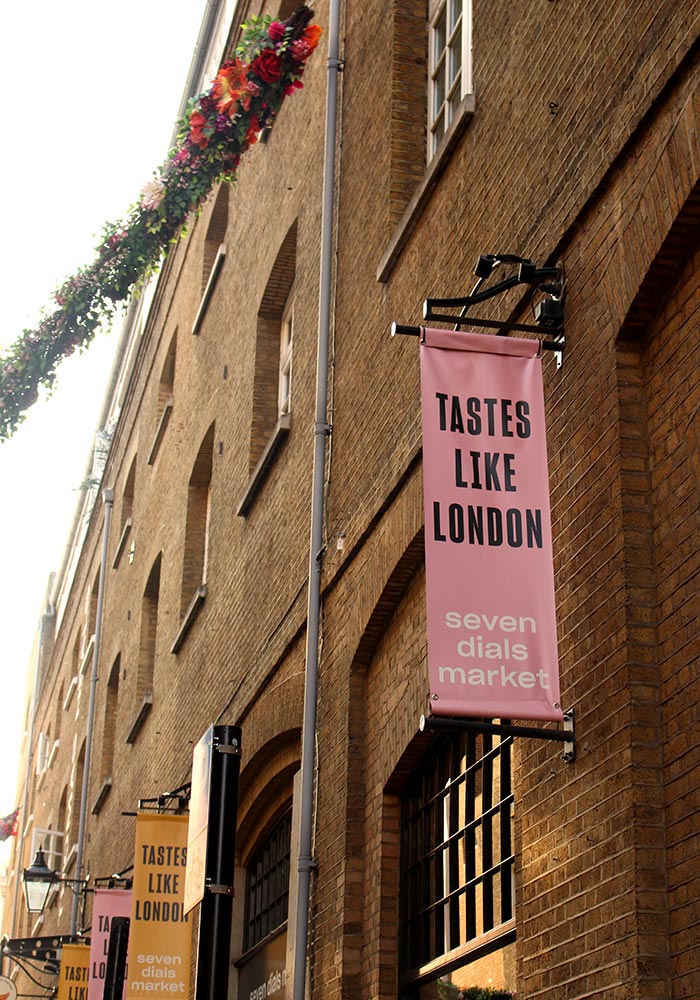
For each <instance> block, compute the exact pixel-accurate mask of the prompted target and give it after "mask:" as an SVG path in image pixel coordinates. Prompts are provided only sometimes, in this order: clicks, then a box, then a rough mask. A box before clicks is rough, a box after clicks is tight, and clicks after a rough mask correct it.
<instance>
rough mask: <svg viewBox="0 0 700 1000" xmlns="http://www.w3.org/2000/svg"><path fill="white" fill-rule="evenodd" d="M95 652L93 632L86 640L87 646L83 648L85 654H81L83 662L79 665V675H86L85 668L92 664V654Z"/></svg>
mask: <svg viewBox="0 0 700 1000" xmlns="http://www.w3.org/2000/svg"><path fill="white" fill-rule="evenodd" d="M94 651H95V633H94V632H93V633H92V635H91V636H90V638H89V640H88V644H87V646H86V647H85V652H84V653H83V662H82V663H81V664H80V673H81V674H82V675H83V676H85V674H86V673H87V668H88V667H89V666H90V664H91V663H92V654H93V653H94Z"/></svg>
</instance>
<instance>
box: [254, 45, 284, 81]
mask: <svg viewBox="0 0 700 1000" xmlns="http://www.w3.org/2000/svg"><path fill="white" fill-rule="evenodd" d="M250 70H251V73H255V75H256V76H259V77H260V79H261V80H263V81H264V82H265V83H275V82H276V81H277V80H279V78H280V77H281V76H282V60H281V59H280V57H279V56H278V55H277V53H276V52H273V50H272V49H265V50H264V51H263V52H261V53H260V55H259V56H256V57H255V59H253V62H252V63H251V66H250Z"/></svg>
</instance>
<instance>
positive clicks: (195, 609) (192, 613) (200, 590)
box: [170, 583, 207, 654]
mask: <svg viewBox="0 0 700 1000" xmlns="http://www.w3.org/2000/svg"><path fill="white" fill-rule="evenodd" d="M206 596H207V585H206V583H200V585H199V586H198V587H197V589H196V591H195V594H194V597H193V598H192V600H191V601H190V603H189V605H188V608H187V611H185V614H184V617H183V619H182V621H181V622H180V628H179V629H178V633H177V635H176V636H175V641H174V642H173V644H172V646H171V647H170V652H171V653H175V654H177V653H179V652H180V650H181V648H182V644H183V643H184V641H185V639H186V638H187V636H188V634H189V631H190V629H191V628H192V626H193V625H194V623H195V620H196V618H197V616H198V614H199V612H200V610H201V608H202V605H203V604H204V600H205V598H206Z"/></svg>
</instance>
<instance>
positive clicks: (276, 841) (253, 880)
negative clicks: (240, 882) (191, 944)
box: [243, 809, 292, 951]
mask: <svg viewBox="0 0 700 1000" xmlns="http://www.w3.org/2000/svg"><path fill="white" fill-rule="evenodd" d="M291 833H292V812H291V809H290V810H289V811H288V812H287V813H285V815H284V816H283V817H282V819H281V820H280V821H279V822H278V823H277V825H276V826H275V827H274V829H273V830H272V831H271V832H270V833H269V834H268V836H267V838H266V839H265V841H264V843H263V844H262V846H261V847H260V849H259V850H258V852H257V854H256V855H255V857H254V858H253V860H252V862H251V864H250V865H249V866H248V870H247V872H246V914H245V933H244V941H243V950H244V951H248V950H249V949H250V948H253V947H254V946H255V945H256V944H258V943H259V942H260V941H262V940H263V939H264V938H266V937H267V936H268V934H270V933H272V931H274V930H276V929H277V928H278V927H280V926H281V925H282V924H284V923H285V921H286V920H287V909H288V905H289V857H290V844H291Z"/></svg>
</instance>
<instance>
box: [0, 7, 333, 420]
mask: <svg viewBox="0 0 700 1000" xmlns="http://www.w3.org/2000/svg"><path fill="white" fill-rule="evenodd" d="M312 17H313V12H312V11H311V10H309V9H308V8H307V7H302V8H301V9H300V10H298V11H297V12H296V13H295V14H293V15H292V16H291V17H290V18H289V19H288V20H287V21H285V22H281V21H271V20H270V19H269V18H261V17H253V18H252V19H251V21H249V22H248V23H247V24H245V25H243V35H242V38H241V41H240V43H239V45H238V47H237V48H236V52H235V57H234V58H233V59H230V60H228V61H226V62H224V63H223V65H222V66H221V69H220V70H219V73H218V76H217V77H216V79H215V80H214V82H213V84H212V86H211V88H210V89H209V91H207V92H206V93H204V94H200V95H199V96H198V97H195V98H193V99H192V100H191V101H190V102H189V105H188V108H187V112H186V114H185V116H184V117H183V119H182V121H181V122H180V126H179V129H178V134H177V141H176V144H175V146H174V148H173V149H172V150H171V151H170V153H169V155H168V158H167V160H166V161H165V163H164V164H163V166H162V167H161V168H160V169H159V170H157V171H156V172H155V173H154V175H153V178H152V180H150V181H149V182H148V184H146V186H145V187H144V188H143V190H142V191H141V197H140V199H139V201H138V202H137V204H136V205H134V206H132V208H131V209H130V211H129V215H128V217H127V219H126V220H125V221H123V222H119V223H112V224H107V225H105V226H104V227H103V230H102V238H101V241H100V244H99V245H98V247H97V251H96V257H95V260H94V261H93V263H92V264H90V265H89V266H88V267H86V268H82V269H81V270H79V271H78V273H77V274H76V275H74V276H73V277H72V278H69V279H68V280H67V281H66V282H65V283H64V284H63V285H62V287H61V288H60V289H59V290H58V291H57V292H56V293H55V294H54V298H55V302H56V306H57V308H56V309H55V310H54V311H53V312H52V313H51V314H50V315H47V316H45V317H44V318H42V320H41V321H40V323H39V325H38V326H37V327H36V329H34V330H25V331H24V333H23V335H22V336H21V337H20V338H18V340H16V341H15V343H14V344H13V345H12V347H10V348H9V350H8V351H7V352H6V354H5V355H4V356H3V357H2V358H0V440H5V439H7V438H9V437H10V436H11V435H12V434H13V433H14V431H15V430H16V429H17V427H18V426H19V424H20V423H21V422H22V420H23V419H24V417H25V415H26V411H27V410H28V409H29V407H30V406H31V405H32V404H33V403H34V402H35V401H36V399H37V397H38V389H39V386H40V385H44V386H46V387H50V386H51V385H52V384H53V382H54V379H55V377H56V369H57V366H58V364H59V362H60V361H61V360H62V359H63V358H65V357H67V356H68V355H70V354H72V353H73V351H74V350H75V349H76V348H79V349H82V348H84V347H86V346H87V345H88V344H89V342H90V341H91V340H92V338H93V336H94V335H95V332H96V330H97V328H98V326H99V325H100V323H101V321H102V320H103V318H104V317H106V316H108V315H110V314H111V313H112V312H113V310H114V307H115V305H116V304H117V303H118V302H121V301H123V300H124V299H126V298H127V297H128V295H129V294H130V293H131V292H132V291H135V290H137V289H138V288H139V287H140V286H141V285H142V284H143V283H144V282H145V281H146V280H147V279H148V278H149V277H150V276H151V275H152V274H153V273H154V272H155V271H156V270H157V268H158V265H159V264H160V262H161V260H162V259H163V257H164V255H165V254H166V253H167V250H168V247H169V245H170V244H172V243H175V242H176V241H177V240H178V239H179V237H180V235H182V233H183V232H184V229H183V225H184V223H185V222H186V220H187V218H188V216H189V215H190V214H191V213H192V212H194V211H196V210H198V209H199V208H200V207H201V205H202V203H203V202H204V201H205V199H206V198H207V196H208V195H209V193H210V191H211V190H212V188H213V187H214V185H215V184H216V183H218V182H219V181H233V180H235V177H236V171H237V168H238V164H239V162H240V159H241V156H242V155H243V153H245V151H246V150H247V149H249V148H250V147H251V146H252V145H254V144H255V143H256V142H257V141H258V138H259V137H260V134H261V132H262V131H263V130H265V129H269V128H271V127H272V124H273V122H274V120H275V118H276V116H277V113H278V112H279V109H280V108H281V106H282V103H283V101H284V99H285V98H286V97H287V96H289V94H292V93H293V92H294V91H295V90H297V89H299V88H301V87H302V86H303V84H302V80H301V78H302V76H303V73H304V66H305V63H306V60H307V59H308V57H309V56H310V55H311V53H312V52H313V50H314V49H315V48H316V45H317V44H318V40H319V36H320V34H321V29H320V27H318V25H315V24H310V23H309V22H310V21H311V18H312Z"/></svg>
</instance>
